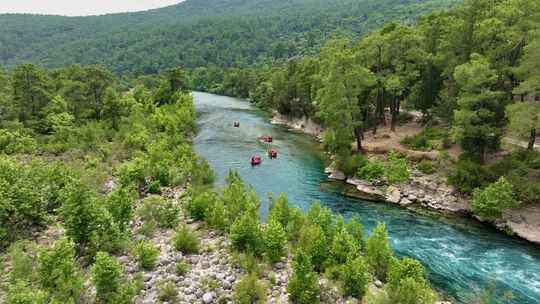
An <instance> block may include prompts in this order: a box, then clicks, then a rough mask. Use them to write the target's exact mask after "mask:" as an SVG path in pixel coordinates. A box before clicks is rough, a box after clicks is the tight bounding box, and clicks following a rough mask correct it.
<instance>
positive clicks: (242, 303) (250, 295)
mask: <svg viewBox="0 0 540 304" xmlns="http://www.w3.org/2000/svg"><path fill="white" fill-rule="evenodd" d="M234 299H235V303H238V304H254V303H260V304H262V303H266V286H264V284H263V283H261V282H260V281H259V279H258V278H257V274H255V273H250V274H247V275H245V276H244V277H243V278H242V279H241V280H240V282H239V283H238V285H236V288H235V289H234Z"/></svg>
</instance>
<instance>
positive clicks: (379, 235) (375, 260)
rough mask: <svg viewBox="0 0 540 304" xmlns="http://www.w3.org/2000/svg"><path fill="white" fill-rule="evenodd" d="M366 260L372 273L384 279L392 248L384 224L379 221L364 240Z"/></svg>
mask: <svg viewBox="0 0 540 304" xmlns="http://www.w3.org/2000/svg"><path fill="white" fill-rule="evenodd" d="M366 261H367V264H368V266H369V267H370V270H371V271H372V272H373V274H374V275H375V276H376V277H377V278H379V279H381V280H383V281H384V280H386V275H387V273H388V270H389V269H390V265H391V261H392V249H390V244H389V242H388V233H387V231H386V226H385V225H384V224H383V223H379V224H378V225H377V227H375V229H374V230H373V232H372V234H371V236H370V237H369V238H368V239H367V241H366Z"/></svg>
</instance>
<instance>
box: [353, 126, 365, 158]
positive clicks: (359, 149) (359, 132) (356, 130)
mask: <svg viewBox="0 0 540 304" xmlns="http://www.w3.org/2000/svg"><path fill="white" fill-rule="evenodd" d="M354 137H356V151H357V152H358V153H362V152H363V148H362V138H363V137H364V132H363V130H362V128H359V127H356V128H354Z"/></svg>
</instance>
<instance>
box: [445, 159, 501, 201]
mask: <svg viewBox="0 0 540 304" xmlns="http://www.w3.org/2000/svg"><path fill="white" fill-rule="evenodd" d="M490 179H491V177H490V175H489V172H488V171H487V170H486V169H485V168H484V167H482V166H481V165H479V164H478V163H476V162H474V161H471V160H460V161H459V162H458V163H457V164H456V166H455V168H454V169H453V170H452V171H451V172H450V174H449V176H448V182H449V183H450V184H451V185H453V186H454V187H456V189H457V190H458V191H459V192H462V193H472V192H473V190H474V189H476V188H479V187H482V186H484V185H485V184H486V183H487V182H488V181H489V180H490Z"/></svg>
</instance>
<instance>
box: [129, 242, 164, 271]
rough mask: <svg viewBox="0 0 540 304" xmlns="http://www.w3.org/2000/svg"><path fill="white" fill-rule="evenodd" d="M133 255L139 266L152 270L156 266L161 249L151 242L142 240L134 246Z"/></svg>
mask: <svg viewBox="0 0 540 304" xmlns="http://www.w3.org/2000/svg"><path fill="white" fill-rule="evenodd" d="M133 256H134V258H135V260H136V261H137V263H138V264H139V267H141V268H142V269H145V270H152V269H154V267H155V266H156V262H157V259H158V257H159V249H158V248H157V247H155V246H154V245H152V244H151V243H148V242H145V241H141V242H139V243H138V244H137V245H135V247H134V248H133Z"/></svg>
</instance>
